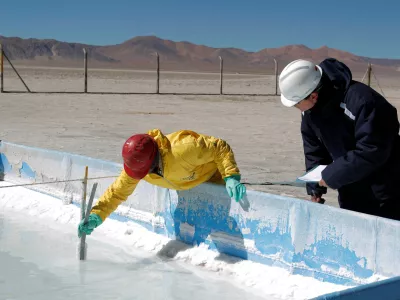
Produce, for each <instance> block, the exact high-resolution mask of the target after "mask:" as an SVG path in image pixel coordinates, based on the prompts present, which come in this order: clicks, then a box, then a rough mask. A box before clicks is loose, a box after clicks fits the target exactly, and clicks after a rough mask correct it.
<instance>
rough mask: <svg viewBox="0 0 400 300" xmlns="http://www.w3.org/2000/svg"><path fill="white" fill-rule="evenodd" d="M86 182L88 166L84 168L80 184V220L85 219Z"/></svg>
mask: <svg viewBox="0 0 400 300" xmlns="http://www.w3.org/2000/svg"><path fill="white" fill-rule="evenodd" d="M87 181H88V166H86V167H85V176H84V177H83V182H82V186H83V191H82V201H81V220H83V219H84V218H85V206H86V193H87Z"/></svg>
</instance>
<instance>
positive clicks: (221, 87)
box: [219, 56, 224, 95]
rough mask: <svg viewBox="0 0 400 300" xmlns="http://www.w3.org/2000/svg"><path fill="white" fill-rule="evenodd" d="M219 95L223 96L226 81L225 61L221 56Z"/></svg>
mask: <svg viewBox="0 0 400 300" xmlns="http://www.w3.org/2000/svg"><path fill="white" fill-rule="evenodd" d="M219 72H220V74H219V94H220V95H222V94H223V79H224V60H223V58H222V57H221V56H220V57H219Z"/></svg>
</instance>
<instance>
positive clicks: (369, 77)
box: [367, 63, 372, 86]
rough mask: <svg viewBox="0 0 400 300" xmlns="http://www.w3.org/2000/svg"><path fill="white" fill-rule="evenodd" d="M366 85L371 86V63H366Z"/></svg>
mask: <svg viewBox="0 0 400 300" xmlns="http://www.w3.org/2000/svg"><path fill="white" fill-rule="evenodd" d="M367 72H368V86H371V73H372V66H371V63H369V64H368V71H367Z"/></svg>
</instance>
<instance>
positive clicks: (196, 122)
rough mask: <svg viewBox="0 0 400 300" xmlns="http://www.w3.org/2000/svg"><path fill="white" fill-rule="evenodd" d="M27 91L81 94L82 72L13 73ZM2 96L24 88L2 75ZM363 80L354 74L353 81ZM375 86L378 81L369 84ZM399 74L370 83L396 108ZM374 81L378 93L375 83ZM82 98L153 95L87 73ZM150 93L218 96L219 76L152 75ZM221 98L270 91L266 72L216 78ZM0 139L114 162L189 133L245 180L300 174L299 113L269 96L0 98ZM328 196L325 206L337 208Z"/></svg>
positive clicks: (134, 84) (145, 79) (111, 74)
mask: <svg viewBox="0 0 400 300" xmlns="http://www.w3.org/2000/svg"><path fill="white" fill-rule="evenodd" d="M17 69H18V70H19V72H20V74H21V76H22V78H23V79H24V80H25V82H26V83H27V85H28V86H29V88H30V89H31V90H32V91H75V92H80V91H83V88H84V79H83V70H81V69H67V68H63V69H62V68H36V67H35V68H33V67H21V66H18V67H17ZM4 75H5V78H4V88H5V90H6V91H17V90H20V91H24V86H23V85H22V83H21V82H20V80H19V79H18V77H17V76H16V75H15V73H14V72H13V70H12V69H11V68H10V67H9V66H6V67H5V69H4ZM363 75H364V74H354V78H355V79H356V80H361V78H362V77H363ZM377 79H378V81H377ZM399 79H400V74H399V77H396V76H391V77H388V76H385V75H384V74H376V78H375V77H373V78H372V86H373V87H374V88H375V89H377V90H378V91H379V92H381V90H380V88H382V91H383V93H384V95H385V96H387V97H388V100H389V101H390V102H391V103H393V104H394V105H395V106H396V107H397V108H399V106H400V96H399V95H400V83H399ZM378 82H379V86H378ZM88 90H89V92H154V91H155V90H156V73H155V72H153V71H129V70H124V71H122V70H100V69H97V70H95V69H93V70H92V69H90V70H89V77H88ZM160 91H161V92H169V93H218V92H219V74H218V73H215V74H211V73H188V72H186V73H179V72H165V71H162V72H161V78H160ZM224 93H238V94H256V93H262V94H274V93H275V77H274V76H272V75H251V74H225V75H224ZM0 103H1V111H0V132H1V135H0V139H2V140H5V141H9V142H14V143H20V144H24V145H28V146H35V147H41V148H49V149H55V150H61V151H68V152H72V153H77V154H82V155H87V156H91V157H95V158H101V159H106V160H111V161H114V162H121V157H120V153H121V146H122V144H123V142H124V141H125V140H126V138H128V137H129V136H130V135H132V134H135V133H141V132H146V131H147V130H150V129H153V128H159V129H161V130H162V131H163V132H164V133H170V132H172V131H176V130H180V129H190V130H194V131H197V132H199V133H204V134H208V135H214V136H216V137H220V138H223V139H225V140H226V141H228V142H229V144H230V145H231V146H232V148H233V150H234V152H235V156H236V159H237V162H238V165H239V167H240V169H241V172H242V174H243V180H245V181H247V182H254V183H257V182H262V181H291V180H294V179H296V177H298V176H299V175H302V174H303V173H304V158H303V149H302V141H301V136H300V118H301V116H300V112H299V111H298V110H296V109H287V108H285V107H283V106H282V105H281V103H280V100H279V96H257V97H255V96H245V95H243V96H229V95H221V96H220V95H218V96H195V95H155V94H154V95H100V94H40V93H38V94H20V93H4V94H0ZM248 189H255V190H261V191H266V192H270V193H274V194H280V195H287V196H293V197H297V198H301V199H304V200H308V199H309V197H308V196H307V194H306V191H305V189H304V188H298V187H279V186H257V185H254V186H249V187H248ZM336 197H337V194H336V192H335V191H332V190H329V192H328V194H327V195H326V196H325V199H326V200H327V202H326V204H328V205H333V206H337V198H336Z"/></svg>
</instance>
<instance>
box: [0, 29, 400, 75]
mask: <svg viewBox="0 0 400 300" xmlns="http://www.w3.org/2000/svg"><path fill="white" fill-rule="evenodd" d="M0 43H2V44H3V47H4V50H5V53H6V54H7V56H8V57H9V58H10V59H11V60H13V61H15V62H16V63H17V64H24V65H45V66H47V65H51V66H71V67H76V66H82V65H83V62H82V60H83V48H86V49H87V51H88V55H89V65H90V67H105V68H137V69H154V68H155V66H156V56H155V53H156V52H158V53H159V55H160V62H161V69H164V70H177V71H178V70H186V71H218V70H219V56H222V57H223V59H224V69H225V70H226V71H230V72H262V73H272V72H273V69H274V58H275V59H276V60H277V61H278V63H279V66H280V68H279V69H280V70H281V69H282V68H283V66H284V65H285V64H286V63H287V62H289V61H291V60H294V59H298V58H306V59H311V60H313V61H315V62H320V61H321V60H323V59H324V58H326V57H335V58H337V59H339V60H341V61H343V62H344V63H346V64H348V65H349V67H350V68H351V69H352V71H356V72H365V70H366V67H367V64H368V62H371V63H372V64H374V65H375V66H374V67H375V68H378V69H380V70H382V71H386V72H397V69H399V67H400V60H399V59H376V58H368V57H362V56H357V55H355V54H352V53H349V52H345V51H342V50H338V49H333V48H328V47H326V46H323V47H320V48H317V49H310V48H308V47H306V46H304V45H289V46H284V47H280V48H266V49H263V50H260V51H258V52H248V51H245V50H242V49H237V48H213V47H208V46H204V45H196V44H193V43H190V42H185V41H184V42H174V41H170V40H164V39H160V38H158V37H156V36H139V37H135V38H132V39H130V40H127V41H125V42H123V43H121V44H117V45H108V46H95V45H85V44H80V43H69V42H61V41H57V40H53V39H46V40H41V39H33V38H31V39H21V38H18V37H4V36H0Z"/></svg>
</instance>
